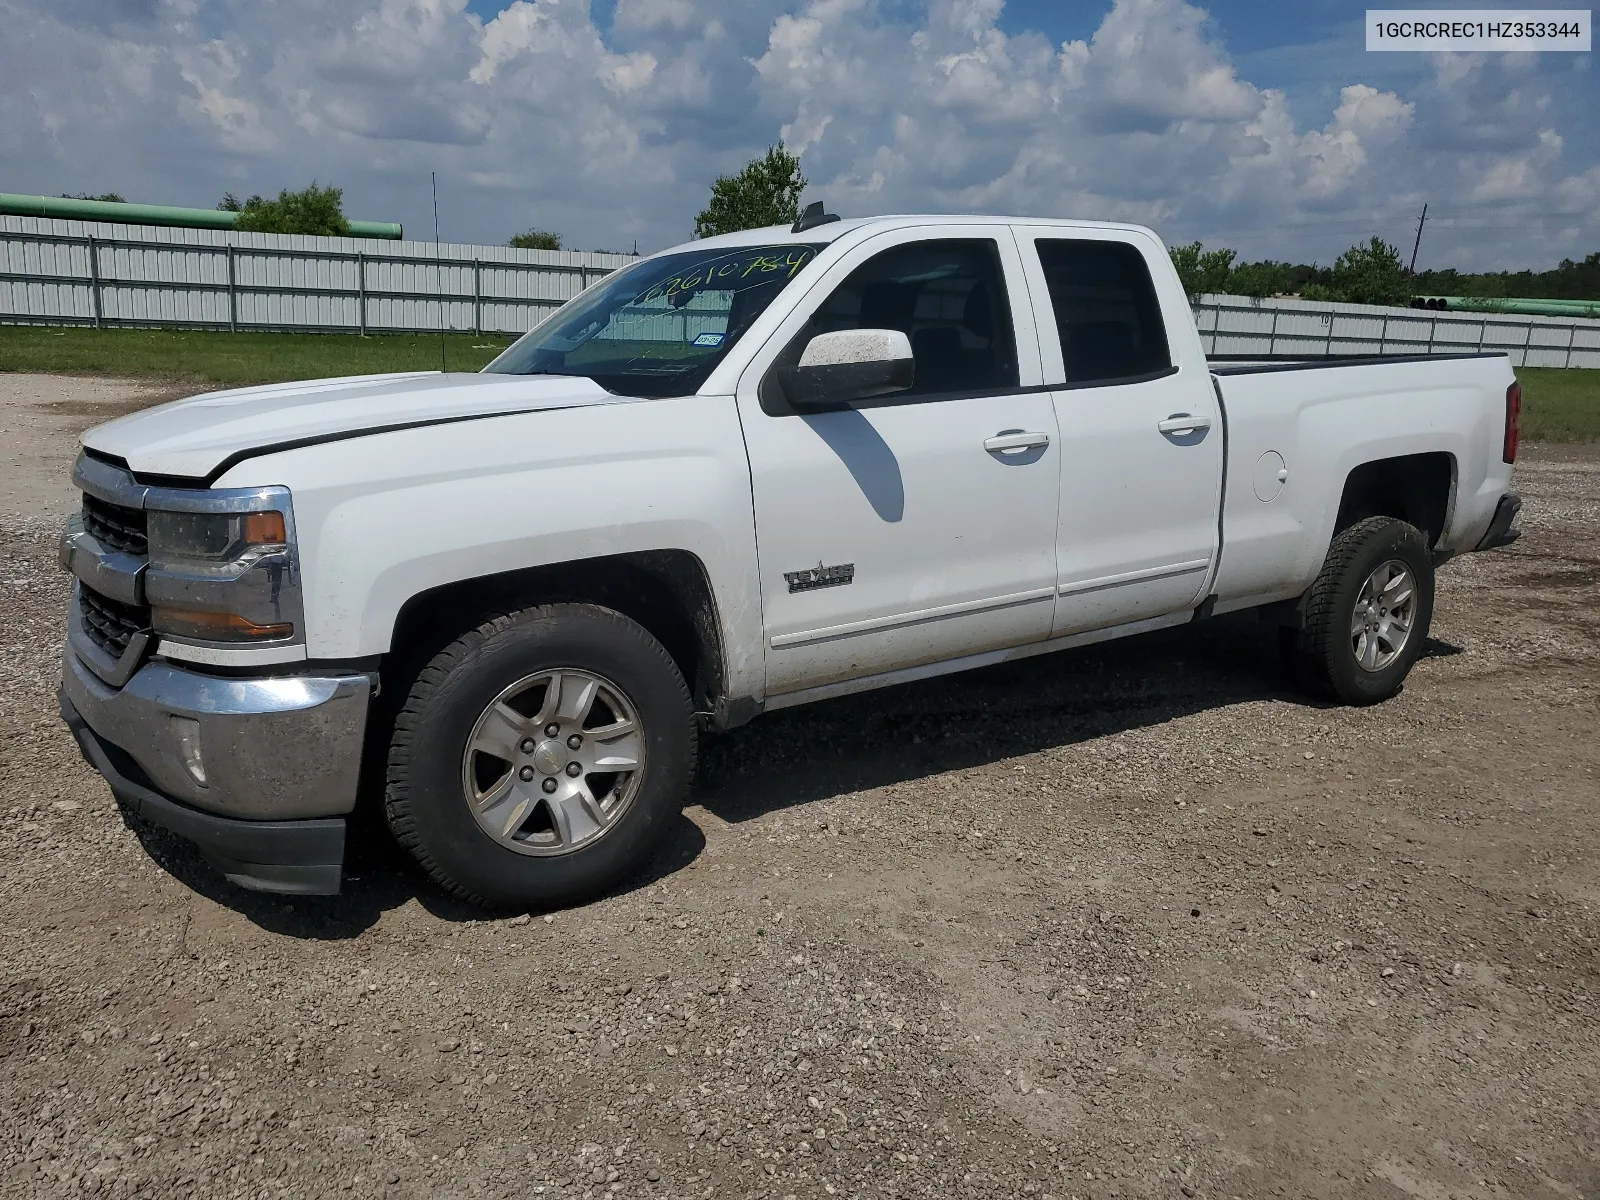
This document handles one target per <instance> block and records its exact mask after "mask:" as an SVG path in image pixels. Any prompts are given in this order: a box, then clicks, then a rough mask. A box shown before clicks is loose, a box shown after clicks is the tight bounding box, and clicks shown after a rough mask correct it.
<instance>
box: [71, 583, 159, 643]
mask: <svg viewBox="0 0 1600 1200" xmlns="http://www.w3.org/2000/svg"><path fill="white" fill-rule="evenodd" d="M78 611H79V613H80V614H82V616H83V631H84V632H85V633H86V634H88V635H89V639H90V640H91V641H93V642H94V644H95V645H96V646H99V647H100V649H102V650H104V651H105V652H106V653H107V654H109V655H111V656H112V657H113V658H121V657H122V652H123V651H124V650H126V649H127V648H128V643H129V642H130V641H132V640H133V635H134V634H136V633H140V632H142V631H143V630H146V629H149V628H150V610H149V609H148V608H145V607H143V606H140V605H136V604H123V603H122V602H121V601H120V600H113V599H111V598H110V597H109V596H102V595H101V594H100V593H99V592H97V591H95V590H93V589H92V588H89V587H87V586H85V585H84V584H82V583H80V584H79V585H78Z"/></svg>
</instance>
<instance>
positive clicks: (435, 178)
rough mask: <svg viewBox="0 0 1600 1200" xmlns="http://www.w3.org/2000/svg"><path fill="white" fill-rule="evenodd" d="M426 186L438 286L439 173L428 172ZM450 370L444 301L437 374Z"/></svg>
mask: <svg viewBox="0 0 1600 1200" xmlns="http://www.w3.org/2000/svg"><path fill="white" fill-rule="evenodd" d="M428 185H429V186H430V187H431V188H432V189H433V282H434V285H435V286H436V287H437V286H440V285H441V284H442V283H443V280H442V279H441V277H440V271H439V173H438V172H437V171H429V172H428ZM449 373H450V368H449V367H447V366H446V365H445V361H444V301H443V300H440V301H439V374H441V375H448V374H449Z"/></svg>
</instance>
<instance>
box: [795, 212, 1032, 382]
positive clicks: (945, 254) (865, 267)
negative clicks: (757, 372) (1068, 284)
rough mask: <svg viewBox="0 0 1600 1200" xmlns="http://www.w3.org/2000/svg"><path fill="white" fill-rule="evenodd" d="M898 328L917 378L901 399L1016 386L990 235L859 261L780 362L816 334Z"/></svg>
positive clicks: (1007, 309)
mask: <svg viewBox="0 0 1600 1200" xmlns="http://www.w3.org/2000/svg"><path fill="white" fill-rule="evenodd" d="M840 329H898V330H900V331H902V332H903V333H904V334H905V335H906V336H907V337H908V338H909V339H910V340H911V354H912V357H913V358H914V359H915V361H916V374H915V382H914V383H913V384H912V386H911V390H910V391H909V392H900V393H897V395H899V396H905V395H913V396H928V395H936V394H938V393H941V392H982V391H989V390H995V391H998V390H1001V389H1003V388H1013V387H1016V386H1017V345H1016V338H1015V337H1014V336H1013V335H1012V332H1011V306H1010V302H1009V301H1008V300H1007V298H1006V289H1005V281H1004V274H1003V272H1002V269H1001V266H1000V251H999V248H998V247H997V246H996V244H995V243H994V241H993V240H992V239H989V238H973V239H962V240H954V239H952V240H942V241H927V242H913V243H910V244H908V245H904V246H896V247H895V248H894V249H893V250H885V251H884V252H883V253H882V254H879V255H876V256H875V257H873V258H870V259H868V260H867V261H866V262H864V263H862V264H861V265H860V266H859V267H857V268H856V269H855V270H854V271H852V272H851V273H850V275H849V276H848V277H847V278H846V279H845V281H844V282H843V283H841V284H840V285H839V287H838V288H837V289H836V290H835V291H834V293H833V294H832V295H831V296H829V297H828V298H827V299H826V300H825V301H823V302H822V305H821V307H819V308H818V309H817V311H816V312H815V313H813V314H812V316H811V320H810V321H809V322H808V323H807V324H806V327H805V329H803V330H802V331H801V333H800V335H799V336H798V337H797V338H795V339H794V341H793V342H791V343H790V345H789V346H788V347H786V349H785V352H784V354H783V355H782V356H780V360H779V361H780V362H782V361H783V360H785V359H789V358H790V357H791V355H792V359H793V361H796V362H797V361H799V357H800V352H801V351H802V350H804V349H805V345H806V343H807V342H809V341H810V340H811V339H812V338H814V337H816V336H817V334H819V333H831V332H834V331H836V330H840Z"/></svg>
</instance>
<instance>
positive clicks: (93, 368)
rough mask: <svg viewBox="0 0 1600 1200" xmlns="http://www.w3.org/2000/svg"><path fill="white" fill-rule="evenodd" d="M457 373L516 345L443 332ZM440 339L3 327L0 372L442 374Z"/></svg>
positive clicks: (227, 376)
mask: <svg viewBox="0 0 1600 1200" xmlns="http://www.w3.org/2000/svg"><path fill="white" fill-rule="evenodd" d="M444 342H445V348H444V352H445V361H446V362H447V363H448V365H449V367H450V369H451V370H452V371H476V370H477V369H478V368H479V367H481V366H483V365H484V364H485V363H487V362H488V361H489V360H490V359H491V358H493V357H494V356H495V355H497V354H499V353H500V351H501V350H503V349H505V348H506V347H507V346H509V345H510V344H511V342H512V339H511V338H510V337H504V336H500V335H497V334H484V335H482V336H479V335H477V334H471V333H449V334H446V335H445V338H444ZM438 369H439V335H438V334H436V333H428V334H420V333H418V334H413V333H383V334H372V335H370V336H368V337H362V336H361V335H359V334H354V333H225V332H211V331H208V330H194V329H87V328H61V327H58V326H46V325H0V371H39V372H55V373H59V374H66V375H121V376H134V377H140V378H147V379H154V380H162V381H170V382H173V383H212V384H223V385H227V386H238V385H241V384H248V383H278V382H280V381H282V380H286V379H321V378H325V377H327V376H330V375H376V374H379V373H381V372H384V371H437V370H438Z"/></svg>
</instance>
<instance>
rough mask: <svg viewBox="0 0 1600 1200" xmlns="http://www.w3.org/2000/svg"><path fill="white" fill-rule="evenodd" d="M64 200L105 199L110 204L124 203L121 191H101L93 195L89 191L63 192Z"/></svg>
mask: <svg viewBox="0 0 1600 1200" xmlns="http://www.w3.org/2000/svg"><path fill="white" fill-rule="evenodd" d="M61 198H62V199H63V200H103V201H105V202H106V203H108V204H123V203H125V201H124V200H123V199H122V193H121V192H101V193H100V194H99V195H98V196H91V195H90V194H89V193H88V192H62V193H61Z"/></svg>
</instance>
